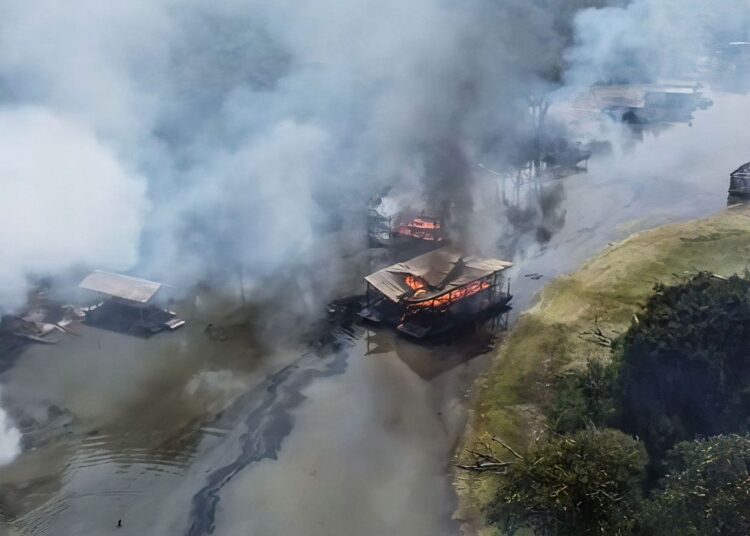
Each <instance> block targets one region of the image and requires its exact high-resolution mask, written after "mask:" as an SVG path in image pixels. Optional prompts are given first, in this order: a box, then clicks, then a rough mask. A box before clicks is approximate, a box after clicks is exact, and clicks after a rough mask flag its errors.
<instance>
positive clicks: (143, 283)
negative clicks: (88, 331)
mask: <svg viewBox="0 0 750 536" xmlns="http://www.w3.org/2000/svg"><path fill="white" fill-rule="evenodd" d="M78 286H79V288H81V289H84V290H88V291H91V292H94V293H96V294H97V295H99V296H100V297H102V298H104V299H103V301H99V302H97V303H95V304H94V305H92V306H89V307H86V308H85V309H84V311H85V314H86V317H85V320H84V322H86V323H87V324H91V325H94V326H98V327H103V328H107V329H111V330H113V331H119V332H122V333H128V334H133V335H140V336H149V335H153V334H154V333H159V332H160V331H165V330H169V331H174V330H175V329H178V328H180V327H182V326H184V325H185V321H184V320H182V319H180V318H177V315H176V314H175V313H173V312H172V311H169V310H166V309H162V308H160V307H158V306H157V305H156V303H157V295H158V294H160V291H161V290H162V289H163V288H164V287H165V286H166V285H164V284H163V283H157V282H154V281H148V280H146V279H139V278H137V277H131V276H127V275H122V274H114V273H110V272H102V271H96V272H93V273H91V274H89V275H88V276H86V278H85V279H84V280H83V281H81V283H80V285H78Z"/></svg>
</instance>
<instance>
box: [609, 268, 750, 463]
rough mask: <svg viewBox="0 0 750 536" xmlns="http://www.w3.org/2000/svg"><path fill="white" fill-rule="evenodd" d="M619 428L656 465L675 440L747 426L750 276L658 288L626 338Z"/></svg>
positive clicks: (704, 278)
mask: <svg viewBox="0 0 750 536" xmlns="http://www.w3.org/2000/svg"><path fill="white" fill-rule="evenodd" d="M615 358H616V360H617V361H619V381H618V388H617V389H618V394H617V395H616V398H617V402H618V406H619V409H620V410H621V416H620V421H621V422H619V424H620V426H618V427H620V428H622V429H623V430H625V431H626V432H629V433H632V434H634V435H636V436H637V437H640V438H642V439H643V441H644V442H645V444H646V448H647V450H648V452H649V455H650V456H651V458H652V461H655V462H656V463H657V464H658V463H659V462H660V460H662V459H663V457H664V455H665V454H666V452H667V451H668V450H669V449H670V448H671V447H672V446H673V445H674V444H676V443H677V442H679V441H683V440H690V439H695V438H697V437H706V436H711V435H717V434H722V433H734V432H740V431H743V430H746V429H747V422H748V418H750V390H749V389H748V388H747V386H748V385H750V279H748V277H747V276H745V277H740V276H733V277H730V278H721V277H718V276H714V275H712V274H707V273H700V274H698V275H696V276H695V277H693V278H691V279H689V280H687V281H686V282H684V283H683V284H680V285H675V286H669V287H667V286H663V285H659V286H657V287H656V293H655V294H654V295H653V296H652V297H651V298H650V299H649V300H648V302H647V303H646V305H645V307H644V309H643V311H642V313H640V314H639V315H638V316H637V320H634V322H633V324H632V325H631V327H630V328H629V330H628V331H627V333H626V334H625V336H624V338H623V339H622V341H621V342H620V350H619V351H618V352H617V355H616V357H615Z"/></svg>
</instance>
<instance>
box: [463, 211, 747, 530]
mask: <svg viewBox="0 0 750 536" xmlns="http://www.w3.org/2000/svg"><path fill="white" fill-rule="evenodd" d="M749 261H750V209H749V208H748V207H740V206H738V207H732V208H730V209H727V210H725V211H722V212H720V213H718V214H716V215H714V216H711V217H709V218H706V219H702V220H697V221H693V222H689V223H681V224H674V225H667V226H664V227H660V228H657V229H654V230H651V231H648V232H644V233H639V234H636V235H633V236H631V237H630V238H628V239H627V240H625V241H623V242H621V243H619V244H616V245H613V246H612V247H610V248H608V249H606V250H605V251H604V252H603V253H601V254H600V255H598V256H597V257H595V258H594V259H593V260H590V261H588V262H586V263H585V264H583V265H582V266H581V267H580V268H579V269H578V270H577V271H576V272H575V273H573V274H571V275H568V276H563V277H560V278H558V279H556V280H554V281H553V282H552V283H550V284H549V285H547V286H546V287H545V289H544V290H543V291H542V292H541V293H540V295H539V296H538V298H537V301H536V304H535V305H534V307H532V308H531V309H530V310H529V311H527V312H526V313H524V314H523V315H522V316H521V317H520V318H519V319H518V321H517V323H516V325H515V326H514V327H513V329H512V331H511V332H510V333H509V334H508V336H507V338H506V339H505V341H504V342H503V344H502V345H501V346H500V348H499V349H498V351H497V354H496V355H495V357H494V358H493V364H492V367H491V369H490V371H489V372H488V373H487V374H486V375H485V376H484V377H482V378H481V379H480V380H479V381H478V382H477V383H476V384H475V387H474V392H473V398H474V400H473V404H472V411H471V416H470V420H469V425H468V427H467V431H466V433H465V436H464V442H463V446H462V448H461V449H460V451H459V452H458V454H457V457H458V459H459V460H460V461H462V462H468V461H470V460H471V454H470V452H471V451H476V450H483V449H484V447H483V444H484V443H486V442H487V441H488V440H489V438H490V437H493V436H494V437H497V438H501V439H502V440H503V441H505V442H506V443H508V444H509V445H510V446H512V447H513V448H515V449H518V450H523V449H526V448H528V446H529V445H530V444H531V443H532V442H533V441H534V440H535V439H537V438H538V437H540V436H541V435H542V434H543V433H544V431H545V427H544V411H543V410H544V408H545V406H546V405H547V404H548V403H549V402H550V399H551V396H552V395H553V394H554V393H553V389H552V385H553V382H554V380H555V377H556V376H557V375H558V374H560V373H562V372H564V371H565V370H568V369H572V368H576V367H580V366H582V365H584V364H585V362H586V360H587V359H589V358H591V357H602V358H607V357H608V355H609V352H608V349H607V348H604V347H602V346H600V345H598V344H596V343H595V342H592V341H591V337H587V336H585V335H584V333H585V332H588V331H591V330H592V329H595V328H597V327H598V329H600V330H601V331H602V332H603V333H604V334H607V335H610V336H615V335H616V334H617V333H621V332H623V331H624V330H625V329H627V327H628V325H629V323H630V322H631V319H632V318H633V314H634V313H636V312H637V311H638V310H639V307H640V306H639V304H641V303H643V301H644V300H645V299H646V297H647V296H648V295H649V294H650V293H651V291H652V289H653V286H654V285H655V284H656V283H659V282H664V283H669V282H673V281H675V278H676V277H680V276H683V275H687V274H690V273H695V272H696V271H699V270H706V271H711V272H715V273H717V274H722V275H730V274H732V273H735V272H738V271H742V270H745V269H746V268H747V267H748V262H749ZM454 484H455V487H456V490H457V493H458V496H459V507H458V511H457V514H456V515H457V517H458V518H460V519H462V520H465V522H466V523H465V524H464V532H465V534H472V535H473V534H481V535H490V534H494V532H493V531H492V529H489V528H487V527H485V526H484V523H483V516H482V509H483V507H484V505H486V504H487V502H488V501H489V500H490V499H491V498H492V496H493V495H494V480H493V477H492V476H487V475H477V474H467V473H465V472H461V473H458V474H457V475H456V477H455V481H454Z"/></svg>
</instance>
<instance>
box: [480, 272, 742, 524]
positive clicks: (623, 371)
mask: <svg viewBox="0 0 750 536" xmlns="http://www.w3.org/2000/svg"><path fill="white" fill-rule="evenodd" d="M548 417H549V423H550V428H551V430H552V431H553V432H554V434H555V435H554V436H553V439H551V440H548V441H546V442H543V443H541V444H539V445H537V446H535V447H533V448H532V449H531V451H530V452H529V453H528V455H527V456H526V457H525V458H523V459H522V460H521V461H519V462H518V463H516V464H514V465H512V466H511V467H510V469H509V470H508V472H507V475H505V476H504V477H502V478H501V479H500V483H499V491H498V494H497V497H496V501H495V502H494V503H493V505H492V506H491V507H490V508H489V509H488V514H489V519H490V521H491V522H493V523H494V524H495V525H497V526H498V527H500V528H501V530H503V531H504V532H505V533H508V534H513V533H514V532H516V531H517V530H519V529H520V528H522V527H524V528H531V529H533V530H534V532H535V534H538V535H552V534H554V535H563V536H567V535H571V536H572V535H574V534H575V535H579V534H580V535H586V534H601V535H604V534H607V535H610V534H611V535H618V534H623V535H624V534H633V535H638V536H657V535H659V536H661V535H664V536H678V535H679V536H713V535H716V536H718V535H727V536H735V535H736V536H740V535H747V534H750V438H748V437H747V436H738V435H726V434H733V433H741V434H747V433H748V428H749V427H750V277H749V276H748V274H745V275H744V276H732V277H730V278H722V277H717V276H715V275H712V274H706V273H699V274H697V275H696V276H694V277H692V278H690V279H688V280H685V281H684V282H682V283H681V284H679V285H675V286H664V285H658V286H657V287H656V288H655V293H654V295H653V296H652V297H651V298H649V300H648V301H647V303H646V304H645V305H644V307H643V310H642V311H641V312H640V313H639V314H638V315H637V317H635V318H634V320H633V323H632V324H631V326H630V328H629V329H628V331H627V332H626V333H625V334H624V335H623V336H622V337H621V338H620V339H619V340H618V341H616V343H615V344H614V346H613V351H612V362H611V363H603V362H601V361H597V360H593V361H590V362H589V363H588V364H587V366H586V368H585V369H584V370H582V371H578V372H571V373H568V374H566V375H565V376H563V377H562V378H561V379H560V380H559V381H558V382H557V383H556V385H555V397H554V403H553V404H552V405H551V407H550V408H548ZM604 426H614V427H616V428H620V429H621V430H623V431H624V432H621V431H615V430H611V429H609V430H607V429H602V428H603V427H604ZM722 434H723V435H722ZM631 436H634V437H638V438H641V439H642V440H643V441H644V444H645V447H646V450H647V451H648V453H649V455H650V464H649V467H650V468H651V470H652V471H651V477H652V478H649V479H646V478H645V477H644V471H643V469H644V467H646V461H647V458H646V456H645V454H644V452H643V448H642V447H641V445H640V444H639V443H638V442H637V441H636V440H635V439H633V438H632V437H631ZM705 437H708V438H709V439H707V440H701V439H700V438H705ZM654 475H661V476H662V478H661V480H660V481H659V482H658V485H657V481H656V479H655V478H653V476H654ZM648 488H652V489H650V490H649V489H648ZM649 495H650V498H646V497H648V496H649Z"/></svg>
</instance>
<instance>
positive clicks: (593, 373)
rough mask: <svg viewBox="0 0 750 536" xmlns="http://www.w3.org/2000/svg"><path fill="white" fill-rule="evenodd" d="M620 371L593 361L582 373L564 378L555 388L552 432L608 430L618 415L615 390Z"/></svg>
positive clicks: (550, 414) (598, 361)
mask: <svg viewBox="0 0 750 536" xmlns="http://www.w3.org/2000/svg"><path fill="white" fill-rule="evenodd" d="M616 379H617V369H616V367H613V366H611V365H607V364H605V363H604V362H602V361H601V360H598V359H596V360H590V361H589V362H588V363H587V364H586V369H585V370H584V371H582V372H577V373H572V374H568V375H566V376H564V377H563V378H561V379H560V380H559V382H558V383H557V385H556V386H555V387H556V389H555V401H554V405H553V406H552V408H551V409H550V411H549V412H548V414H549V421H550V425H551V427H552V429H553V430H554V431H555V432H557V433H561V434H563V433H572V432H577V431H578V430H583V429H585V428H589V427H592V426H593V427H603V426H606V425H607V424H608V423H609V422H610V421H611V419H612V416H613V415H614V413H615V409H614V401H613V390H614V385H615V382H616Z"/></svg>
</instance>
